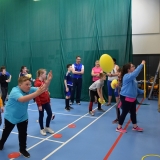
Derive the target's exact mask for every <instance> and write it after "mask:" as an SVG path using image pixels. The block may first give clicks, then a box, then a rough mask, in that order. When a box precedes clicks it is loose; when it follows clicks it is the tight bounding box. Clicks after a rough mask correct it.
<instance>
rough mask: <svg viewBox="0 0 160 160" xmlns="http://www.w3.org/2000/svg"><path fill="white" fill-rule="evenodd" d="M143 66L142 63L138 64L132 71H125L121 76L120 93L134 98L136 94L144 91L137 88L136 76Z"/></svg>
mask: <svg viewBox="0 0 160 160" xmlns="http://www.w3.org/2000/svg"><path fill="white" fill-rule="evenodd" d="M142 68H143V64H140V65H139V66H138V67H137V68H136V69H135V70H134V71H133V72H132V73H127V74H125V75H124V76H123V81H122V88H121V92H120V95H122V96H125V97H129V98H136V97H137V95H138V94H143V93H144V91H143V90H141V89H139V88H138V84H137V81H136V77H137V76H138V74H139V73H140V71H141V69H142Z"/></svg>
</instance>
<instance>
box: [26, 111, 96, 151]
mask: <svg viewBox="0 0 160 160" xmlns="http://www.w3.org/2000/svg"><path fill="white" fill-rule="evenodd" d="M96 109H97V108H95V109H94V110H96ZM88 114H89V113H86V114H85V115H83V116H81V117H80V118H78V119H77V120H75V121H73V122H72V123H75V122H77V121H79V120H80V119H82V118H83V117H85V116H86V115H88ZM72 123H70V124H72ZM68 125H69V124H68ZM68 125H67V126H65V127H63V128H62V129H60V130H59V131H57V132H55V133H54V134H56V133H59V132H61V131H63V130H64V129H66V128H68ZM54 134H53V135H54ZM53 135H50V136H48V137H46V138H45V139H43V140H42V141H40V142H38V143H36V144H35V145H33V146H31V147H30V148H28V149H27V150H30V149H32V148H34V147H36V146H37V145H39V144H40V143H42V142H44V141H45V140H46V139H48V138H50V137H52V136H53Z"/></svg>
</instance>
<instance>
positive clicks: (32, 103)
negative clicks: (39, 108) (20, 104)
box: [28, 102, 36, 106]
mask: <svg viewBox="0 0 160 160" xmlns="http://www.w3.org/2000/svg"><path fill="white" fill-rule="evenodd" d="M33 104H36V102H34V103H30V104H28V105H29V106H31V105H33Z"/></svg>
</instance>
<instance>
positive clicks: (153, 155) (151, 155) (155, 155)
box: [141, 154, 160, 160]
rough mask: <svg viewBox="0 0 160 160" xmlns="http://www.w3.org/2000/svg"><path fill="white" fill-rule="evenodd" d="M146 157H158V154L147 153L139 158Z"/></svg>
mask: <svg viewBox="0 0 160 160" xmlns="http://www.w3.org/2000/svg"><path fill="white" fill-rule="evenodd" d="M146 157H159V158H160V155H158V154H147V155H145V156H143V157H142V159H141V160H144V159H145V158H146Z"/></svg>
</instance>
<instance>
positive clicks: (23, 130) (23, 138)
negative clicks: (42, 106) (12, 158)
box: [0, 119, 28, 151]
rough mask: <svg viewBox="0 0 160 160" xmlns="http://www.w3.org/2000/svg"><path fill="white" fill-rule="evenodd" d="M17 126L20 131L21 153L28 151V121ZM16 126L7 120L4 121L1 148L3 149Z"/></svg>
mask: <svg viewBox="0 0 160 160" xmlns="http://www.w3.org/2000/svg"><path fill="white" fill-rule="evenodd" d="M16 125H17V129H18V138H19V147H20V151H23V150H26V142H27V126H28V119H27V120H25V121H23V122H20V123H17V124H16ZM14 126H15V124H12V123H11V122H9V121H8V120H7V119H4V129H3V133H2V138H1V141H0V147H3V145H4V144H5V142H6V140H7V138H8V136H9V135H10V133H11V131H12V130H13V128H14Z"/></svg>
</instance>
